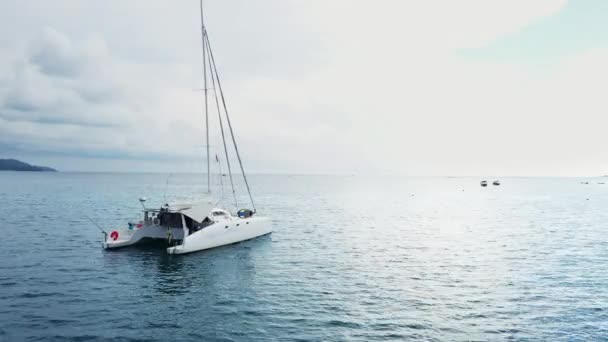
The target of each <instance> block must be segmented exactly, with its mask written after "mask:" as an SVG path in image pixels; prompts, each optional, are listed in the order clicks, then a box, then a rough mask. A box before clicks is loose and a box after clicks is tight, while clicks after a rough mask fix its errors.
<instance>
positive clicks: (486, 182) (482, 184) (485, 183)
mask: <svg viewBox="0 0 608 342" xmlns="http://www.w3.org/2000/svg"><path fill="white" fill-rule="evenodd" d="M479 185H481V186H488V181H485V180H483V181H481V183H479Z"/></svg>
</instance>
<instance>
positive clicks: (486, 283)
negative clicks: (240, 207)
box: [0, 172, 608, 341]
mask: <svg viewBox="0 0 608 342" xmlns="http://www.w3.org/2000/svg"><path fill="white" fill-rule="evenodd" d="M203 178H204V177H201V176H200V175H174V176H171V177H170V178H169V180H168V181H167V176H166V175H159V174H109V173H107V174H104V173H100V174H94V173H14V172H3V173H0V234H1V236H2V239H1V241H2V242H1V244H0V290H1V291H0V341H21V340H26V341H54V340H57V341H63V340H74V341H98V340H116V341H168V340H176V341H188V340H191V341H202V340H204V341H275V340H278V341H291V340H298V341H390V340H394V341H403V340H417V341H418V340H427V341H468V340H473V341H501V340H516V341H590V340H597V341H600V340H606V339H608V184H606V185H603V184H598V182H603V179H600V178H597V179H586V181H589V184H587V185H584V184H581V181H582V179H576V178H504V179H501V180H502V185H501V186H500V187H492V186H489V187H487V188H481V187H480V186H479V179H477V178H390V177H383V178H364V177H337V176H264V175H255V176H252V177H251V183H252V187H253V190H254V195H255V199H256V200H257V207H258V212H259V213H260V214H265V215H269V216H271V217H272V219H273V225H274V229H275V232H274V233H273V234H272V235H270V236H266V237H262V238H259V239H256V240H251V241H247V242H244V243H240V244H236V245H231V246H225V247H220V248H217V249H213V250H209V251H203V252H199V253H195V254H191V255H186V256H167V255H165V253H164V249H162V248H158V247H156V248H155V247H147V248H136V249H123V250H119V251H104V250H102V249H101V246H100V242H101V238H102V235H101V234H100V232H99V231H98V229H97V228H96V227H95V226H94V225H93V224H92V223H91V222H90V221H89V219H88V218H91V219H92V220H94V221H95V222H97V223H98V224H99V225H101V226H103V227H105V228H111V227H118V226H124V225H125V222H126V221H128V220H129V219H132V218H133V217H134V216H136V215H137V214H138V212H139V210H140V204H139V202H138V201H137V199H138V198H139V197H140V196H147V197H148V198H149V200H148V205H149V206H159V205H160V204H161V203H163V202H164V201H169V200H174V199H178V198H184V199H188V198H196V197H197V196H198V194H199V193H201V192H202V191H203V190H204V187H203V185H202V184H203V183H202V182H203ZM490 180H491V179H490ZM242 199H243V197H241V200H242Z"/></svg>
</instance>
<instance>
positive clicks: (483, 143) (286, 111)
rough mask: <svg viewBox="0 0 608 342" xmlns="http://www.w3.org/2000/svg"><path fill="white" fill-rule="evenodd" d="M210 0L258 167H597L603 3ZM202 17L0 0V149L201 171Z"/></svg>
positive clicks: (112, 166)
mask: <svg viewBox="0 0 608 342" xmlns="http://www.w3.org/2000/svg"><path fill="white" fill-rule="evenodd" d="M205 3H206V10H207V11H206V20H207V26H208V30H209V34H210V39H211V43H212V44H213V45H214V53H215V55H216V58H217V59H218V63H219V65H218V67H219V69H220V76H221V77H222V80H223V86H224V88H225V91H226V95H227V100H228V105H229V109H230V112H231V116H232V120H233V123H234V124H235V129H236V133H237V138H238V140H239V147H240V149H241V150H242V152H243V154H244V155H245V158H244V159H245V162H246V166H247V168H248V169H250V170H252V171H256V172H280V173H298V174H302V173H343V174H387V173H389V174H405V175H599V174H602V173H608V154H607V153H606V152H605V151H606V149H605V146H606V145H607V143H608V135H607V134H606V133H605V130H606V126H607V124H608V118H607V117H606V114H605V113H606V112H607V110H608V103H607V101H606V96H605V95H604V94H603V93H604V89H606V82H607V80H608V67H607V62H606V61H608V49H607V47H606V43H607V41H608V38H606V37H608V35H606V33H608V32H607V31H608V30H607V29H608V23H605V20H603V18H606V15H608V6H606V5H605V4H604V3H603V2H601V1H581V2H577V3H576V4H575V3H574V2H567V1H565V0H537V1H523V0H517V1H513V0H511V1H487V0H463V1H447V0H446V1H396V0H395V1H390V0H382V1H346V0H334V1H321V0H311V1H308V0H307V1H295V0H292V1H289V0H287V1H286V0H274V1H269V0H268V1H267V0H263V1H245V0H235V1H219V0H206V1H205ZM598 13H600V14H601V13H603V15H600V14H598ZM198 20H199V17H198V2H197V1H196V0H188V1H179V2H176V1H160V0H153V1H118V0H115V1H103V2H83V1H75V0H74V1H68V0H56V1H52V2H50V1H16V0H13V1H10V0H9V1H3V2H2V3H0V27H1V28H2V29H1V30H0V151H1V153H0V157H1V156H9V157H17V158H20V159H23V160H26V161H31V162H33V163H35V164H50V165H51V166H53V167H57V168H60V169H64V170H116V171H162V172H180V171H181V172H190V171H198V170H201V169H202V168H203V164H202V162H203V158H204V153H203V152H204V149H203V145H204V126H203V116H202V97H201V92H200V91H198V90H197V89H200V88H201V87H202V82H201V74H202V67H201V47H200V27H199V22H198ZM581 25H584V26H581ZM581 27H582V28H581ZM578 30H584V32H582V31H581V32H579V31H578ZM212 124H214V122H212ZM212 141H213V145H214V149H217V148H218V145H217V143H218V136H217V134H215V135H214V136H213V137H212ZM168 161H169V162H168Z"/></svg>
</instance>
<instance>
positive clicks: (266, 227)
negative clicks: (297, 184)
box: [102, 217, 272, 254]
mask: <svg viewBox="0 0 608 342" xmlns="http://www.w3.org/2000/svg"><path fill="white" fill-rule="evenodd" d="M115 232H116V234H117V238H116V239H114V238H113V236H112V234H114V233H115ZM270 233H272V224H271V221H270V219H269V218H266V217H249V218H234V217H231V218H226V219H220V220H218V221H217V222H215V223H213V224H212V225H210V226H207V227H205V228H203V229H201V230H199V231H197V232H195V233H193V234H191V235H188V236H187V237H186V238H185V239H184V230H183V229H182V228H171V233H170V234H169V233H168V232H167V228H165V227H161V226H158V225H147V226H144V227H143V228H138V229H134V230H126V229H124V230H116V231H112V233H110V235H109V236H108V237H107V239H106V241H104V242H103V244H102V246H103V248H105V249H119V248H124V247H129V246H133V245H137V244H140V243H142V242H143V241H145V240H167V241H168V240H169V239H170V240H172V241H181V244H180V245H177V246H174V247H169V248H167V253H169V254H185V253H192V252H196V251H202V250H205V249H210V248H214V247H219V246H224V245H229V244H233V243H237V242H241V241H245V240H251V239H254V238H256V237H259V236H262V235H267V234H270Z"/></svg>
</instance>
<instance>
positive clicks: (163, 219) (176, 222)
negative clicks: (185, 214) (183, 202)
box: [159, 213, 182, 228]
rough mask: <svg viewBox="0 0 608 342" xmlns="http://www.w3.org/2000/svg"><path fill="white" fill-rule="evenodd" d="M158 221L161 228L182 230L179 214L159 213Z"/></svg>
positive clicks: (180, 215)
mask: <svg viewBox="0 0 608 342" xmlns="http://www.w3.org/2000/svg"><path fill="white" fill-rule="evenodd" d="M159 219H160V225H161V226H164V227H169V228H182V214H180V213H161V214H160V215H159Z"/></svg>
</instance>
